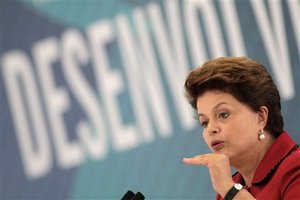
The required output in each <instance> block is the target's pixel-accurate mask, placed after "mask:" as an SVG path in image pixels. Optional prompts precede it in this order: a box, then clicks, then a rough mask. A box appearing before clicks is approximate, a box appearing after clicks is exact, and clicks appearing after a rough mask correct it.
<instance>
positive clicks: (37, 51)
mask: <svg viewBox="0 0 300 200" xmlns="http://www.w3.org/2000/svg"><path fill="white" fill-rule="evenodd" d="M33 56H34V59H35V61H36V66H37V69H38V73H39V78H40V81H41V87H42V92H43V94H44V100H45V103H46V108H47V114H48V117H49V122H50V126H51V130H52V135H53V139H54V144H55V146H56V148H55V150H56V156H57V161H58V165H59V166H60V167H62V168H70V167H74V166H76V165H78V164H80V163H81V162H82V160H83V154H82V151H81V148H80V146H79V144H78V143H77V142H76V141H72V142H71V141H68V138H67V136H68V135H67V130H66V127H65V123H64V119H63V114H64V112H66V111H67V110H68V108H69V106H70V101H69V96H68V93H67V92H66V90H65V88H63V87H56V86H55V81H54V74H53V71H52V70H51V67H53V66H52V63H53V62H55V61H57V60H58V44H57V40H56V39H55V38H47V39H44V40H42V41H39V42H38V43H36V44H35V45H34V46H33Z"/></svg>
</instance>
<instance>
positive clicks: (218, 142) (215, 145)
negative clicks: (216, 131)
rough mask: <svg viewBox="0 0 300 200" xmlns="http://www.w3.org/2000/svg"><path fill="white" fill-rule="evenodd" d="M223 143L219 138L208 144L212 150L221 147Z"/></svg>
mask: <svg viewBox="0 0 300 200" xmlns="http://www.w3.org/2000/svg"><path fill="white" fill-rule="evenodd" d="M223 145H224V141H221V140H214V141H212V142H211V143H210V146H211V147H212V148H213V149H214V150H219V149H221V148H222V147H223Z"/></svg>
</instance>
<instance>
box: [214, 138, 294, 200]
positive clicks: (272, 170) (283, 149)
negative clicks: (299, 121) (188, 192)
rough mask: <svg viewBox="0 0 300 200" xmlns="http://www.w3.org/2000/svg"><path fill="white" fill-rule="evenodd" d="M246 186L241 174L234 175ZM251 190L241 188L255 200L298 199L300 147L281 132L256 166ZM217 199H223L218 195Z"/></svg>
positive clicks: (237, 180)
mask: <svg viewBox="0 0 300 200" xmlns="http://www.w3.org/2000/svg"><path fill="white" fill-rule="evenodd" d="M233 180H234V181H235V182H236V183H241V184H242V185H245V183H244V180H243V177H242V175H241V174H240V173H239V172H237V173H235V174H234V175H233ZM251 185H252V186H251V187H246V186H245V187H244V189H246V190H248V192H250V193H251V194H252V196H254V198H256V199H257V200H268V199H270V200H280V199H285V200H297V199H299V200H300V148H299V146H298V145H296V144H295V142H294V141H293V140H292V139H291V138H290V136H289V135H288V133H287V132H283V133H282V134H281V135H280V136H279V137H278V138H277V139H276V141H275V142H274V143H273V144H272V146H271V147H270V149H269V150H268V152H267V153H266V155H265V156H264V158H263V160H262V161H261V163H260V164H259V165H258V167H257V169H256V172H255V174H254V177H253V180H252V184H251ZM216 199H217V200H223V198H222V197H221V196H220V195H219V194H218V195H217V198H216Z"/></svg>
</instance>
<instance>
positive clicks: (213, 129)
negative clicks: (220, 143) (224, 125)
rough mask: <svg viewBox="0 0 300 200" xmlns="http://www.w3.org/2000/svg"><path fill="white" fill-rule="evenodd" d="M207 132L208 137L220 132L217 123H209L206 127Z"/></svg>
mask: <svg viewBox="0 0 300 200" xmlns="http://www.w3.org/2000/svg"><path fill="white" fill-rule="evenodd" d="M207 131H208V133H209V135H210V136H212V135H215V134H218V133H219V132H220V128H219V126H218V124H217V123H215V122H210V123H209V124H208V127H207Z"/></svg>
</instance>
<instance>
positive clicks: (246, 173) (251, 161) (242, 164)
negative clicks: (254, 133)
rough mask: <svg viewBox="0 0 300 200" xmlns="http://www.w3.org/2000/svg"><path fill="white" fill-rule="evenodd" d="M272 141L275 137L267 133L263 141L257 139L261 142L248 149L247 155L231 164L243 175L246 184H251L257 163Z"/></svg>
mask: <svg viewBox="0 0 300 200" xmlns="http://www.w3.org/2000/svg"><path fill="white" fill-rule="evenodd" d="M274 141H275V139H274V138H273V137H272V136H271V135H269V134H267V136H266V138H265V140H264V141H259V142H261V143H260V145H257V146H256V148H254V149H253V150H251V151H249V153H248V154H247V155H245V156H243V157H242V158H240V159H239V160H238V162H235V164H233V167H234V168H235V169H236V170H237V171H238V172H239V173H240V174H241V175H242V176H243V178H244V181H245V184H246V186H248V187H250V186H251V183H252V179H253V176H254V174H255V172H256V169H257V167H258V165H259V164H260V162H261V161H262V159H263V157H264V156H265V154H266V153H267V151H268V150H269V148H270V147H271V145H272V144H273V143H274Z"/></svg>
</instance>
